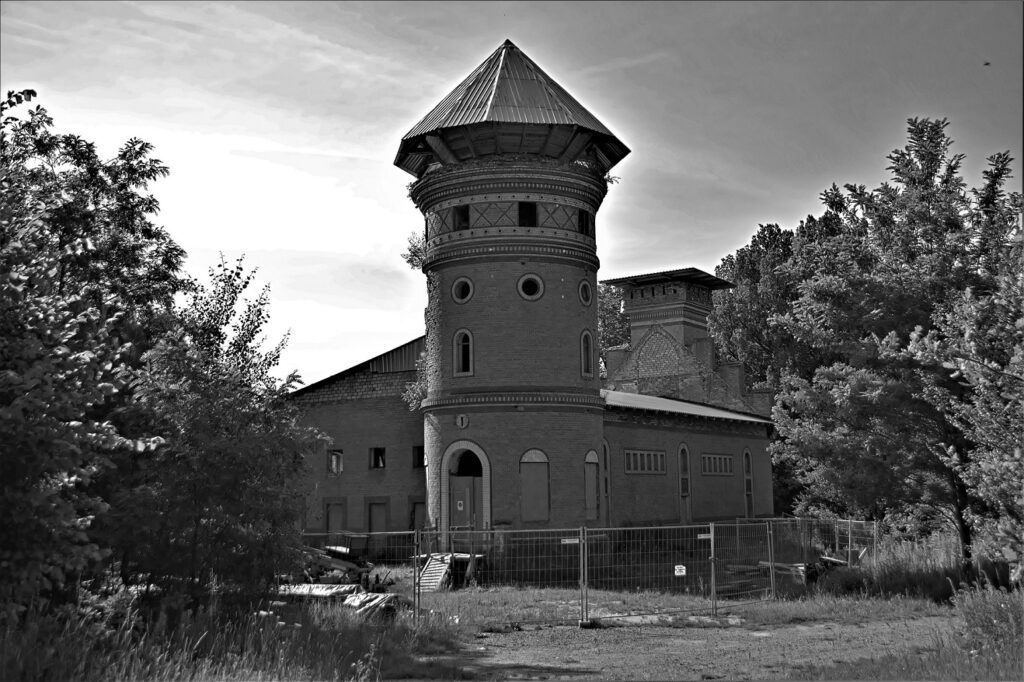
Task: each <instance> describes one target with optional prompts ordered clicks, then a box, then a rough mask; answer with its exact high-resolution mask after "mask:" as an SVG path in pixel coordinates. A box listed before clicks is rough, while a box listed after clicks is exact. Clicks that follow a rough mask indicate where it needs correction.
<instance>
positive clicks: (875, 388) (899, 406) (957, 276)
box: [772, 119, 1021, 559]
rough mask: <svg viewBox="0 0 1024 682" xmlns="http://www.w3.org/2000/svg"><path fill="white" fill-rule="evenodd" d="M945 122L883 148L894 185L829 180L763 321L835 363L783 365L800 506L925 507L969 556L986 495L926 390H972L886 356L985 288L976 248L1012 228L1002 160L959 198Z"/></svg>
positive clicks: (779, 413) (857, 509) (787, 438)
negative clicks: (787, 292) (780, 307)
mask: <svg viewBox="0 0 1024 682" xmlns="http://www.w3.org/2000/svg"><path fill="white" fill-rule="evenodd" d="M946 127H947V122H946V121H945V120H939V121H932V120H927V119H924V120H918V119H911V120H910V121H909V123H908V138H909V139H908V144H907V146H906V148H904V149H902V150H895V151H894V152H893V153H892V154H891V155H890V156H889V160H890V162H891V165H890V167H889V169H890V171H891V172H892V174H893V178H892V181H891V182H889V183H884V184H882V185H881V186H880V187H879V188H878V189H876V190H873V191H868V190H866V189H865V187H863V186H858V185H847V186H846V187H845V190H840V189H838V188H837V187H836V186H834V185H833V186H832V187H831V188H830V189H829V190H827V191H826V192H824V193H823V195H822V199H823V202H824V204H825V206H826V213H825V215H824V216H823V218H822V219H821V220H819V221H817V226H816V227H818V228H822V229H820V230H819V231H818V232H817V234H814V235H812V238H810V239H807V240H801V239H800V238H799V237H800V235H797V239H796V240H795V241H794V248H793V255H792V256H791V258H789V259H788V260H787V262H786V263H784V264H782V265H780V266H779V267H778V270H779V271H780V272H782V273H783V274H784V275H786V276H788V277H790V278H791V279H792V281H793V282H795V286H796V290H797V292H798V296H797V298H796V299H795V300H794V301H793V302H792V304H791V305H790V306H789V309H788V311H786V312H785V313H783V314H778V315H775V316H774V317H773V318H772V324H773V325H775V326H777V327H779V328H781V330H783V331H784V332H785V333H787V334H789V335H791V336H792V338H793V339H795V341H796V342H797V343H798V344H802V345H804V346H806V347H808V348H811V349H813V350H815V351H817V352H819V353H821V354H822V357H823V358H828V357H829V356H831V357H832V358H833V359H832V360H826V361H825V362H822V363H821V364H819V365H818V366H817V367H816V368H814V369H813V371H812V372H810V373H807V372H800V371H799V369H794V368H790V369H787V370H786V371H784V373H783V375H782V377H781V390H780V393H779V396H778V401H777V404H776V408H775V411H774V419H775V421H776V426H777V428H778V432H779V435H780V436H781V438H780V439H779V440H778V441H777V442H776V443H775V444H774V445H773V453H774V454H775V456H776V457H781V458H786V459H791V460H792V461H794V462H796V463H797V464H798V465H799V466H798V468H799V469H800V470H802V471H803V472H804V483H805V484H807V486H808V487H807V491H808V492H807V494H806V495H805V497H804V500H803V503H804V506H805V508H809V507H819V508H824V509H828V510H831V511H836V512H840V513H851V514H852V513H857V514H862V513H867V514H874V515H881V514H885V513H887V512H892V511H906V510H916V511H922V510H924V511H926V512H929V513H930V514H931V515H932V516H933V518H936V519H945V520H947V521H948V522H950V523H951V524H952V525H953V526H954V527H955V528H956V529H957V531H958V533H959V535H960V538H961V541H962V546H963V550H964V558H965V559H968V558H970V551H971V545H972V539H973V536H972V526H971V522H970V521H971V518H972V516H974V515H976V514H979V513H985V512H986V510H987V509H988V508H989V507H990V506H991V501H990V500H986V499H985V498H984V497H983V496H980V495H979V494H978V490H977V489H976V488H973V487H972V486H971V485H969V481H968V480H967V479H966V478H965V472H966V471H969V470H970V469H971V467H972V466H973V464H972V461H973V457H974V455H975V451H976V449H977V446H976V444H975V443H974V442H973V440H972V438H971V434H970V433H969V432H967V431H965V430H964V429H963V428H961V425H960V424H958V423H957V421H956V419H955V417H954V416H953V415H951V414H948V413H947V412H946V411H945V410H944V409H942V408H941V407H939V406H938V405H937V404H936V402H935V401H934V400H932V399H930V397H931V394H932V393H933V392H934V391H941V392H945V393H948V394H949V395H950V396H954V397H955V398H956V399H957V400H963V399H965V391H969V390H970V389H969V387H965V386H963V385H961V384H959V383H958V382H956V381H955V380H954V379H952V378H951V377H950V376H949V373H948V372H942V371H936V367H937V366H936V365H934V364H929V363H923V362H921V361H919V360H917V359H915V358H912V357H908V356H906V355H902V356H901V355H895V354H893V353H891V352H887V350H886V343H888V344H889V345H892V344H906V343H908V342H909V341H910V339H911V334H912V333H913V332H914V330H915V329H916V328H917V327H922V328H928V327H930V325H931V324H932V321H933V319H934V318H935V316H936V315H937V314H938V313H939V312H940V311H942V310H944V309H945V308H946V307H947V306H948V305H950V304H951V302H952V301H954V300H956V299H958V298H959V297H961V296H962V295H963V294H964V292H966V291H967V290H968V289H970V288H981V289H983V290H991V289H993V288H994V287H995V282H994V281H993V279H992V275H991V273H990V271H989V270H987V269H986V266H985V263H986V262H988V261H989V260H990V259H991V257H992V254H991V250H990V247H985V248H979V246H978V245H979V244H990V245H991V244H994V243H999V242H1005V241H1006V240H1007V239H1008V238H1009V235H1010V234H1011V232H1012V231H1013V230H1015V229H1018V228H1017V222H1016V219H1015V218H1013V216H1015V215H1016V213H1017V212H1018V211H1019V210H1020V206H1021V200H1020V196H1019V195H1017V194H1011V195H1007V194H1006V193H1005V192H1004V190H1003V187H1004V184H1005V180H1006V178H1007V177H1009V157H1008V155H1006V154H997V155H995V156H993V157H991V158H990V159H989V163H990V169H989V172H987V173H986V174H985V183H984V185H983V186H982V187H981V188H979V189H978V190H976V191H975V192H973V193H969V192H968V191H966V189H965V183H964V181H963V179H962V178H961V177H960V174H959V170H960V165H961V162H962V159H963V156H962V155H960V154H951V153H950V151H949V150H950V147H951V145H952V141H951V140H950V139H949V137H948V136H947V134H946ZM981 197H983V198H985V199H984V200H981V199H979V198H981ZM985 202H988V205H987V206H986V204H985ZM1000 216H1001V217H1000ZM882 339H888V341H887V342H886V343H883V342H882ZM794 364H795V365H796V366H797V367H798V366H799V364H800V363H794Z"/></svg>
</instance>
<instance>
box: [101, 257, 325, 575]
mask: <svg viewBox="0 0 1024 682" xmlns="http://www.w3.org/2000/svg"><path fill="white" fill-rule="evenodd" d="M253 274H254V273H246V272H245V269H244V267H243V265H242V262H241V261H239V262H238V263H236V264H235V265H233V266H231V265H228V264H226V263H224V262H223V261H222V262H221V263H220V265H219V266H218V267H217V268H214V269H212V270H211V272H210V278H211V282H210V285H209V286H208V287H207V286H204V285H202V284H199V283H198V282H191V283H190V285H189V286H188V292H187V297H188V302H187V304H186V305H184V306H183V307H180V308H178V309H177V311H176V313H177V315H176V317H177V319H178V320H179V323H180V326H179V328H177V329H175V330H173V331H171V332H168V333H167V334H165V335H164V336H163V337H162V338H161V339H160V341H159V342H158V343H157V344H156V345H155V347H154V348H153V349H151V350H150V351H148V352H147V353H146V354H145V356H144V357H143V360H144V366H143V367H142V368H141V369H140V370H137V371H135V372H134V380H133V382H132V390H133V394H134V397H135V403H134V405H133V409H134V410H135V413H134V414H133V415H132V421H133V423H136V424H139V423H141V424H145V425H146V427H145V430H146V431H148V432H151V433H154V434H156V435H157V436H158V437H159V438H160V439H161V440H162V443H163V444H162V445H161V446H160V447H159V448H157V449H156V450H155V451H154V452H152V453H142V454H140V455H139V456H138V457H135V458H132V459H131V460H126V461H122V462H121V463H120V464H121V470H122V475H123V476H124V477H125V479H126V481H127V482H128V485H126V486H124V487H123V488H122V489H121V490H120V491H118V493H117V494H116V495H115V497H114V500H115V502H116V509H115V510H114V511H113V513H111V514H109V515H108V516H107V517H106V518H105V519H104V521H105V531H106V533H107V536H108V537H109V541H110V544H111V545H112V546H113V547H114V548H115V549H116V551H117V557H118V559H119V560H120V561H121V568H122V573H123V574H124V575H125V576H126V577H128V579H130V580H132V579H145V580H146V581H149V582H157V583H162V584H164V585H177V586H183V585H187V586H189V587H190V588H192V589H205V588H206V587H207V586H208V584H209V580H211V579H212V578H214V577H215V578H217V579H219V580H221V581H224V582H228V583H230V584H232V585H235V586H237V587H241V588H246V589H251V590H260V589H262V588H264V587H266V586H267V584H268V581H270V580H271V579H272V578H273V576H274V575H275V574H276V573H278V572H280V571H282V570H285V569H287V568H291V567H293V565H294V562H295V561H296V560H297V558H298V552H297V549H298V546H299V544H300V540H301V538H300V535H299V530H300V529H299V524H300V514H301V510H302V505H301V504H300V503H299V500H300V495H301V490H300V483H301V481H300V474H301V472H302V468H303V453H305V452H312V451H313V450H314V449H315V447H316V445H317V443H318V441H319V438H320V437H319V434H318V433H317V432H316V431H315V430H313V429H310V428H308V427H305V426H302V425H301V423H300V418H301V415H300V413H299V411H298V408H297V407H296V406H295V405H294V404H292V403H291V402H289V401H288V399H287V398H288V394H289V393H290V392H291V391H292V390H294V389H295V387H296V386H297V383H298V376H297V375H296V374H294V373H293V374H291V375H289V376H288V377H287V378H286V379H285V380H284V381H279V380H277V379H276V378H275V377H274V376H273V375H272V373H271V371H272V370H273V369H274V368H275V367H276V365H277V363H278V360H279V358H280V354H281V350H282V349H283V347H284V341H282V342H281V343H279V344H278V345H277V346H275V347H273V348H272V349H270V350H269V351H263V350H261V346H262V343H263V338H262V333H263V328H264V325H265V324H266V322H267V320H268V289H266V288H264V289H263V291H262V292H260V294H259V295H258V296H257V297H256V298H255V299H254V300H244V299H243V298H242V296H243V294H244V292H245V291H246V289H247V288H248V287H249V286H250V285H251V283H252V278H253Z"/></svg>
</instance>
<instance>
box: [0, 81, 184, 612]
mask: <svg viewBox="0 0 1024 682" xmlns="http://www.w3.org/2000/svg"><path fill="white" fill-rule="evenodd" d="M34 96H35V92H33V91H31V90H25V91H22V92H20V93H14V92H10V93H8V96H7V98H6V100H4V101H3V102H2V103H0V114H2V120H0V184H2V198H0V272H2V273H3V279H2V280H0V443H2V448H3V453H2V457H0V479H2V481H3V487H2V490H0V516H2V517H3V518H4V523H3V524H2V530H0V565H2V566H4V570H3V571H2V572H0V575H2V578H0V617H4V618H11V617H17V616H18V615H19V614H20V613H22V612H23V611H24V609H25V608H26V606H27V605H29V604H30V603H35V604H37V605H45V604H48V603H51V604H52V603H54V602H55V601H59V600H60V599H61V598H64V596H65V595H64V594H63V592H64V590H65V588H67V586H68V585H69V584H70V583H72V582H74V579H75V577H76V576H80V575H82V573H83V572H84V571H86V570H88V569H89V568H90V567H91V566H93V565H95V563H96V562H97V561H99V560H100V559H102V558H103V557H104V556H105V554H106V548H105V547H104V546H103V545H102V543H98V542H97V541H96V539H95V537H94V536H93V530H94V529H93V520H94V518H95V517H96V516H97V515H98V514H101V513H102V512H103V511H104V510H105V509H106V508H107V506H108V504H107V501H106V500H105V499H104V497H103V496H102V495H100V494H99V493H98V491H97V490H96V486H97V482H98V481H99V480H100V479H102V477H103V474H104V473H105V472H106V471H107V470H109V468H110V466H111V459H110V458H111V457H114V456H116V454H117V453H118V452H120V451H123V450H128V449H130V450H145V449H146V448H147V447H152V446H153V445H154V442H155V441H153V440H152V439H147V438H142V439H136V440H131V439H126V438H124V437H123V436H122V435H121V434H120V433H119V431H118V429H117V428H116V425H115V424H114V423H113V422H112V419H111V417H112V414H113V411H114V409H115V408H116V406H117V405H118V404H121V403H123V402H124V400H125V397H124V395H123V389H124V378H123V370H124V368H125V366H126V363H128V362H130V361H131V360H132V357H133V354H134V353H136V351H137V347H136V346H135V345H133V344H131V343H127V342H126V339H127V338H132V337H138V336H139V334H137V333H136V334H133V333H132V331H136V332H137V331H138V330H140V329H142V327H141V324H140V322H139V321H140V320H142V319H145V318H147V317H148V319H150V320H152V319H154V318H155V313H156V312H157V311H158V309H159V305H160V304H161V301H164V302H166V301H169V300H170V296H171V293H172V292H171V289H173V286H174V284H173V283H174V281H175V280H174V269H175V268H176V264H175V263H176V260H175V259H176V256H177V254H179V253H180V249H177V247H176V246H174V245H173V242H170V241H169V239H164V238H163V237H161V236H160V235H159V234H156V233H153V236H154V239H148V240H147V237H146V233H147V231H148V232H153V231H152V230H149V228H148V227H147V218H146V214H147V212H150V211H152V210H155V202H152V201H150V200H148V199H146V198H143V197H139V196H136V195H135V190H137V189H138V188H139V187H140V186H141V187H144V185H145V183H146V182H147V181H148V179H149V178H152V177H155V175H159V173H160V171H159V168H160V166H159V162H153V163H154V164H155V166H153V165H151V164H150V163H149V162H148V160H147V159H146V158H145V157H146V154H147V153H148V147H145V146H142V147H140V146H139V145H129V146H128V147H126V150H127V151H125V153H124V154H123V155H122V156H121V157H119V159H118V160H116V161H114V162H110V163H107V164H104V163H101V162H99V161H97V159H96V157H95V152H94V150H93V149H92V147H91V145H88V144H86V143H83V142H82V141H81V140H80V139H78V138H75V137H73V136H54V135H52V134H50V132H49V127H50V126H51V125H52V120H50V118H49V116H48V115H47V114H46V112H45V110H43V109H42V108H39V107H37V108H36V109H35V110H33V111H32V112H30V118H29V120H27V121H22V120H19V119H18V118H16V117H14V116H10V115H7V112H9V111H10V110H11V109H12V108H14V107H16V106H18V105H20V104H23V103H24V102H27V101H31V99H32V98H33V97H34ZM149 199H151V198H149ZM157 232H158V231H157ZM151 251H152V252H156V253H159V254H162V258H163V261H162V263H163V265H164V266H165V267H166V270H165V271H163V272H155V271H154V272H149V271H146V270H145V269H144V268H142V267H141V266H138V264H135V265H133V261H132V257H133V254H134V255H135V256H140V257H141V256H142V255H146V254H150V252H151ZM150 255H151V254H150ZM132 292H134V293H135V295H136V296H137V300H136V303H137V304H138V305H140V306H141V305H143V302H144V305H145V309H146V311H148V312H150V313H153V314H149V315H146V316H144V315H141V314H136V311H137V309H135V308H132V307H131V305H129V304H126V302H125V296H127V295H129V294H131V293H132ZM129 318H133V319H134V320H135V322H133V323H131V324H129V323H128V320H129ZM134 357H137V355H136V356H134Z"/></svg>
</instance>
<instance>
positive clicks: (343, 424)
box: [295, 369, 426, 532]
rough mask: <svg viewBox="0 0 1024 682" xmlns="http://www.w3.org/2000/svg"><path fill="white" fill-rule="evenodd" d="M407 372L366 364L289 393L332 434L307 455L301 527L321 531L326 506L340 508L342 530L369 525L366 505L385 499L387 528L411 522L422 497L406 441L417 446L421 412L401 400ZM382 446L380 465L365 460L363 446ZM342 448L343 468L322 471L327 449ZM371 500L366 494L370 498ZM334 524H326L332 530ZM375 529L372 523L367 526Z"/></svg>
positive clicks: (421, 474) (420, 475) (310, 419)
mask: <svg viewBox="0 0 1024 682" xmlns="http://www.w3.org/2000/svg"><path fill="white" fill-rule="evenodd" d="M415 378H416V377H415V372H393V373H371V372H370V371H369V370H368V369H367V370H364V371H360V372H355V373H353V374H351V375H348V376H345V377H344V378H341V379H338V380H335V381H331V382H325V383H324V384H323V385H321V386H318V387H317V388H315V389H314V390H312V391H309V392H306V393H304V394H302V395H300V396H297V397H296V398H295V400H296V402H297V403H298V404H299V405H301V406H302V407H303V408H304V411H305V415H306V416H305V420H306V423H308V424H310V425H312V426H316V427H317V428H319V429H320V430H322V431H323V432H324V433H326V434H327V435H329V436H330V437H331V438H332V439H334V443H333V444H332V445H329V446H327V447H326V448H325V449H324V451H323V452H318V453H315V454H313V455H311V456H310V467H309V470H308V473H307V485H306V489H307V497H306V530H307V531H310V532H322V531H324V530H326V522H327V521H326V517H325V515H326V505H328V504H337V505H342V506H343V507H344V516H345V526H346V528H347V529H348V530H353V531H367V530H369V516H368V510H369V507H368V505H369V504H370V503H371V502H377V503H383V504H385V505H386V518H387V530H408V529H410V528H411V527H412V518H413V503H414V502H417V501H418V502H421V503H425V502H426V484H425V469H423V468H414V467H413V451H412V448H413V446H416V445H422V444H423V418H422V416H421V415H420V413H419V412H411V411H410V410H409V408H408V406H407V405H406V404H405V402H404V401H403V400H402V398H401V392H402V391H403V390H404V389H405V385H406V384H407V383H409V382H411V381H414V380H415ZM375 447H376V448H380V447H383V448H384V449H385V467H384V468H383V469H373V468H371V466H370V448H375ZM337 449H340V450H342V451H343V460H344V470H343V471H342V472H341V473H339V474H337V475H331V474H330V473H329V472H328V470H327V460H328V453H329V451H330V450H337ZM371 498H373V499H371ZM332 530H334V529H332ZM375 530H376V529H375Z"/></svg>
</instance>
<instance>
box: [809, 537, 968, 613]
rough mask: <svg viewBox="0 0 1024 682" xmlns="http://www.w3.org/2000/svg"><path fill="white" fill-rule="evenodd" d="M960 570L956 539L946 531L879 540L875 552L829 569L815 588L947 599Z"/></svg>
mask: <svg viewBox="0 0 1024 682" xmlns="http://www.w3.org/2000/svg"><path fill="white" fill-rule="evenodd" d="M965 577H966V576H964V575H963V573H962V563H961V559H960V545H959V541H958V540H957V539H956V538H955V537H952V536H949V535H933V536H930V537H927V538H922V539H919V540H913V541H910V540H891V539H887V540H880V541H879V543H878V546H877V548H876V549H875V553H874V555H868V556H866V557H865V558H864V559H863V560H862V561H861V563H859V564H858V565H855V566H851V567H843V568H837V569H834V570H831V571H829V572H827V573H825V574H824V575H823V576H822V577H821V578H819V579H818V581H817V583H816V585H815V589H816V591H817V592H818V593H826V594H862V595H866V596H877V597H884V598H888V597H894V596H904V597H920V598H924V599H931V600H934V601H936V602H948V601H949V600H950V599H951V598H952V597H953V592H954V586H955V585H959V584H960V583H961V582H962V581H963V580H964V578H965Z"/></svg>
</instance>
